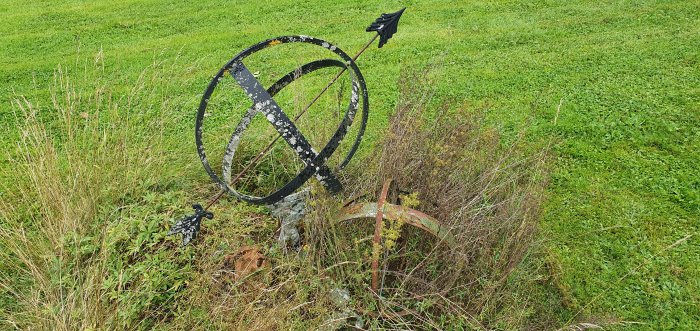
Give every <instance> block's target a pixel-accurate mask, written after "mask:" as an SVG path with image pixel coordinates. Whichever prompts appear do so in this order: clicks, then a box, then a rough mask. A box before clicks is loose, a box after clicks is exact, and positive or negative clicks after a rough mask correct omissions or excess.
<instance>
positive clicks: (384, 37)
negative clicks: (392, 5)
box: [367, 7, 406, 48]
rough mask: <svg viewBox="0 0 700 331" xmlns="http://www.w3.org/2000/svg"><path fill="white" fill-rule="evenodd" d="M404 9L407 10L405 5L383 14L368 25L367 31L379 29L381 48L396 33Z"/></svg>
mask: <svg viewBox="0 0 700 331" xmlns="http://www.w3.org/2000/svg"><path fill="white" fill-rule="evenodd" d="M404 10H406V8H405V7H404V8H403V9H401V10H399V11H397V12H395V13H391V14H382V15H381V16H379V18H377V20H376V21H374V22H373V23H372V24H371V25H370V26H369V27H367V32H370V31H377V33H378V34H379V48H382V46H384V44H386V42H387V41H388V40H389V38H391V37H392V36H393V35H394V33H396V28H397V27H398V26H399V19H400V18H401V14H403V11H404Z"/></svg>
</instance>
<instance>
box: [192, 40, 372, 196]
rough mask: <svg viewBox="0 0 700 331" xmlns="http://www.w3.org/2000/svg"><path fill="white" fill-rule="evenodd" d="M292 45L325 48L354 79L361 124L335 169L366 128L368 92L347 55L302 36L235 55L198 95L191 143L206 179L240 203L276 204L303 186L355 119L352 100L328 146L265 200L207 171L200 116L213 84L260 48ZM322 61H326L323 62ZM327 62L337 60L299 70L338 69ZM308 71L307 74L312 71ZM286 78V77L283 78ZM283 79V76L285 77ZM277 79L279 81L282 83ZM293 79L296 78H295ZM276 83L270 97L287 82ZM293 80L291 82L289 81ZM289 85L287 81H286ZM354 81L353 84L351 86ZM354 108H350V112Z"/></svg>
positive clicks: (310, 65)
mask: <svg viewBox="0 0 700 331" xmlns="http://www.w3.org/2000/svg"><path fill="white" fill-rule="evenodd" d="M292 42H304V43H310V44H314V45H318V46H321V47H324V48H327V49H329V50H330V51H332V52H334V53H335V54H336V55H338V56H340V57H341V58H342V59H343V60H344V61H345V63H344V64H343V66H345V67H349V69H350V70H351V74H353V76H354V77H353V78H356V79H357V80H356V81H355V79H353V89H359V90H360V92H361V97H362V121H361V124H360V128H359V131H358V135H357V137H356V138H355V142H354V143H353V146H352V147H351V149H350V151H349V152H348V155H347V156H346V157H345V159H344V160H343V162H342V163H341V164H340V166H339V168H340V169H342V168H343V167H345V166H346V165H347V163H348V162H349V161H350V159H351V158H352V156H353V155H354V154H355V152H356V151H357V148H358V147H359V144H360V142H361V140H362V136H363V135H364V131H365V128H366V125H367V118H368V109H369V102H368V93H367V86H366V84H365V80H364V77H363V76H362V73H361V72H360V70H359V68H358V67H357V65H356V64H355V62H354V61H353V60H352V58H350V56H348V55H347V54H346V53H345V52H343V51H342V50H340V49H339V48H337V47H336V46H334V45H331V44H330V43H328V42H326V41H323V40H321V39H317V38H313V37H306V36H284V37H279V38H272V39H268V40H265V41H263V42H260V43H258V44H255V45H253V46H251V47H249V48H247V49H245V50H244V51H242V52H241V53H239V54H238V55H236V56H235V57H234V58H233V59H232V60H231V61H229V62H228V63H227V64H226V65H225V66H224V67H222V68H221V69H220V70H219V72H218V73H217V74H216V75H215V76H214V78H213V79H212V80H211V82H210V83H209V85H208V86H207V88H206V90H205V91H204V95H203V96H202V100H201V102H200V105H199V109H198V111H197V119H196V123H195V142H196V145H197V153H198V154H199V157H200V160H201V161H202V165H203V166H204V169H205V171H206V172H207V173H208V174H209V176H210V177H211V178H212V179H213V180H214V182H216V183H217V184H218V185H219V186H220V187H221V188H222V189H224V190H226V191H227V192H228V193H230V194H232V195H234V196H236V197H237V198H239V199H242V200H244V201H247V202H250V203H258V204H263V203H273V202H276V201H279V200H280V199H282V198H284V197H285V196H287V195H289V194H291V193H292V192H294V191H295V190H296V189H297V188H299V187H300V186H301V185H303V184H304V183H305V182H306V181H307V180H308V179H309V178H310V177H311V176H313V175H314V174H316V172H317V171H318V170H319V167H320V166H322V165H324V164H325V160H327V159H328V158H329V157H330V156H331V154H332V153H333V152H334V151H335V149H336V148H337V147H338V145H339V144H340V141H341V140H342V139H343V137H344V136H345V134H346V133H347V130H348V128H349V126H350V125H351V124H352V122H353V120H354V117H355V111H356V109H357V108H356V105H357V104H356V102H357V100H352V102H351V103H355V107H352V106H351V107H349V108H348V111H347V112H346V115H345V117H344V118H343V121H342V122H341V123H340V125H339V127H338V129H337V131H336V133H335V134H334V135H333V137H332V138H331V140H330V141H329V143H328V144H327V145H326V146H325V147H324V148H323V150H321V152H320V153H318V154H317V155H316V157H315V158H314V159H313V160H312V161H311V162H309V163H308V164H307V165H306V167H305V168H304V169H303V170H302V171H301V172H300V173H299V175H297V177H295V178H294V179H292V180H291V181H290V182H289V183H287V184H286V185H284V186H283V187H282V188H281V189H279V190H278V191H276V192H274V193H272V194H271V195H269V196H267V197H255V196H250V195H246V194H242V193H240V192H237V191H236V190H234V189H233V188H232V187H230V186H229V185H228V184H227V183H226V182H225V181H223V180H222V179H221V178H220V177H219V176H217V175H216V174H215V173H214V171H213V170H212V169H211V166H210V165H209V162H208V160H207V157H206V153H205V151H204V145H203V143H202V124H203V120H204V113H205V111H206V107H207V104H208V101H209V97H210V96H211V94H212V93H213V92H214V89H215V88H216V85H217V84H218V82H219V80H220V79H221V77H222V76H223V75H224V74H225V73H226V71H228V70H229V69H231V68H232V67H233V66H234V65H235V63H239V62H241V61H242V60H243V59H244V58H246V57H248V56H250V55H251V54H252V53H255V52H257V51H259V50H261V49H264V48H266V47H269V46H274V45H278V44H283V43H292ZM323 61H326V62H323ZM330 61H337V60H321V61H315V62H311V63H309V64H306V65H304V66H302V68H300V69H301V70H302V71H303V69H304V67H306V68H307V69H310V68H315V69H313V70H316V69H320V67H316V65H317V64H318V65H321V64H323V65H324V66H323V67H326V66H338V64H337V62H339V61H337V62H330ZM313 70H311V71H313ZM287 76H288V75H287ZM287 76H285V77H287ZM283 79H285V78H284V77H283ZM283 79H281V80H280V81H282V80H283ZM295 79H296V78H295ZM280 81H278V82H277V83H275V84H273V85H272V86H271V87H270V88H269V89H268V92H270V94H272V92H273V91H274V90H275V89H276V90H277V91H275V92H274V93H277V92H278V91H279V90H280V89H281V88H283V87H284V86H286V85H287V84H289V82H288V83H286V84H285V85H284V86H280V87H277V88H276V85H277V84H278V83H280ZM292 81H293V79H292ZM290 82H291V81H290ZM355 82H357V83H356V84H357V85H356V84H355ZM353 92H356V90H353ZM353 94H354V97H356V95H357V94H356V93H353ZM353 108H354V109H353ZM229 143H230V141H229Z"/></svg>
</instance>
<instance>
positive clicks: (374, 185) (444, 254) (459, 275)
mask: <svg viewBox="0 0 700 331" xmlns="http://www.w3.org/2000/svg"><path fill="white" fill-rule="evenodd" d="M419 86H426V87H427V88H419ZM429 86H431V83H430V79H429V72H428V71H425V72H417V73H410V74H405V75H404V76H403V77H402V79H401V81H400V88H401V91H400V95H399V98H398V104H397V107H396V111H395V113H394V114H393V116H392V117H391V119H390V121H389V126H388V128H387V130H386V132H385V136H384V138H383V139H382V140H381V141H379V142H378V144H377V146H376V147H375V150H374V152H373V153H371V155H370V156H369V157H367V158H366V159H365V160H362V161H360V162H356V163H355V164H359V165H358V166H355V167H354V168H351V169H350V170H349V171H348V173H349V174H348V178H346V181H347V185H348V186H349V189H348V191H349V192H350V195H352V196H354V197H360V198H358V200H360V201H376V199H377V197H378V195H379V190H380V187H381V185H382V183H383V182H384V181H386V180H388V179H391V180H393V183H394V185H395V187H396V189H397V191H398V192H396V194H394V196H395V197H394V199H393V202H394V203H397V204H402V205H404V206H409V207H412V208H415V209H417V210H420V211H422V212H424V213H426V214H428V215H430V216H433V217H435V218H436V219H437V220H438V221H439V222H441V224H442V225H444V226H446V227H448V228H449V229H450V232H451V234H452V235H454V237H455V238H456V242H457V243H458V244H457V245H456V247H451V248H450V247H447V246H446V245H445V243H442V242H440V240H438V239H437V238H435V237H431V236H430V235H429V234H427V233H426V232H424V231H422V230H420V229H418V228H416V227H411V226H406V225H404V226H397V225H396V224H394V223H395V222H393V221H390V222H388V224H385V225H383V226H382V238H383V244H382V245H381V246H382V247H379V248H377V247H374V246H376V245H372V244H371V242H372V241H371V238H369V236H370V235H371V233H372V225H373V223H374V221H373V220H368V221H367V222H366V224H354V225H353V226H347V225H342V224H336V225H331V224H330V223H332V222H329V221H330V220H332V215H331V213H330V212H329V211H330V210H332V209H333V207H329V206H328V204H336V205H337V204H338V202H337V201H335V200H333V199H331V198H328V197H326V198H318V197H317V199H318V200H317V202H316V203H315V205H314V206H315V211H314V212H313V213H312V217H311V221H309V222H308V227H309V228H311V230H310V231H307V232H309V233H311V234H312V236H310V237H309V238H308V239H309V240H310V242H312V245H311V246H312V247H313V248H314V253H313V255H314V256H316V257H317V258H318V259H321V260H323V263H324V265H325V266H326V268H331V269H333V270H335V272H334V274H335V277H336V278H337V279H339V280H341V281H340V282H341V283H345V284H347V286H348V287H349V288H350V289H351V293H352V294H353V295H354V296H356V297H357V298H358V300H357V301H356V303H357V308H358V310H366V311H368V312H369V313H370V315H372V314H373V316H383V317H384V319H382V320H381V321H383V322H379V321H377V322H376V323H377V325H375V327H386V328H406V327H409V328H410V327H421V328H434V327H439V328H443V327H448V326H450V325H455V324H454V323H458V325H464V326H468V327H470V328H480V327H483V326H486V325H490V324H493V323H495V322H494V321H496V320H498V318H500V317H501V316H502V315H503V314H508V313H507V312H504V310H503V309H504V308H503V307H510V308H513V307H514V305H515V306H517V307H519V308H524V307H526V306H527V305H528V304H529V303H528V302H516V303H514V302H506V301H508V300H509V299H508V297H509V295H508V293H509V292H511V291H513V286H511V285H512V283H511V282H510V280H513V279H514V278H517V277H519V276H518V275H515V276H514V273H515V271H516V269H517V268H518V266H519V265H520V264H521V263H522V261H523V260H524V259H525V256H526V254H527V252H528V250H529V249H530V247H531V246H532V245H533V242H534V234H535V232H536V229H537V220H538V215H539V213H540V206H541V203H542V202H543V199H544V195H543V189H544V187H545V185H546V173H547V151H546V149H544V148H542V149H541V150H537V151H536V153H535V154H531V148H532V145H533V143H532V142H527V143H526V142H525V138H526V135H525V130H522V131H521V132H516V133H514V134H512V135H513V137H512V139H510V141H511V142H509V143H505V142H504V139H502V137H501V135H500V134H499V131H498V130H497V128H494V127H492V126H489V125H488V124H487V117H486V116H485V109H469V108H467V107H453V106H452V103H450V102H442V103H440V102H437V101H436V100H434V98H433V93H432V91H431V90H430V88H429ZM526 148H530V150H528V149H526ZM385 223H387V222H385ZM399 233H400V235H399ZM358 237H360V238H361V239H357V238H358ZM373 254H382V264H383V266H384V268H383V270H382V273H383V276H382V288H381V289H380V290H379V291H378V293H371V291H369V290H368V285H367V284H368V283H369V267H368V266H369V264H368V261H369V260H370V259H371V256H372V255H373ZM333 266H342V267H338V268H335V267H333Z"/></svg>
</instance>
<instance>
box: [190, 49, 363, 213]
mask: <svg viewBox="0 0 700 331" xmlns="http://www.w3.org/2000/svg"><path fill="white" fill-rule="evenodd" d="M286 43H307V44H312V45H316V46H319V47H323V48H325V49H327V50H329V51H331V52H333V53H335V54H336V55H337V56H338V57H340V59H341V60H342V61H341V60H336V59H321V60H316V61H312V62H309V63H307V64H304V65H302V66H301V67H299V68H297V69H295V70H293V71H291V72H289V73H288V74H286V75H284V76H282V78H280V79H279V80H278V81H277V82H275V83H274V84H272V85H271V86H270V87H268V88H267V89H266V88H264V87H263V85H262V84H261V83H260V82H259V81H258V79H257V78H256V77H255V76H254V75H253V73H251V71H250V70H249V69H248V68H247V67H246V66H245V64H244V60H245V59H246V58H247V57H248V56H250V55H251V54H253V53H255V52H258V51H260V50H262V49H265V48H269V47H274V46H277V45H281V44H286ZM333 67H335V68H339V69H345V70H347V71H348V72H349V74H350V78H351V82H352V84H351V86H352V88H351V91H352V92H351V95H350V98H349V100H348V106H347V109H346V110H345V115H344V117H343V118H342V120H341V121H340V123H338V128H337V130H336V131H335V133H334V134H333V136H332V137H331V139H330V141H329V142H328V143H327V144H326V146H324V147H323V148H322V149H321V150H320V152H316V150H315V149H314V148H313V147H312V146H311V144H310V143H309V141H308V139H307V138H306V137H305V136H304V134H303V133H302V132H301V131H300V130H299V129H298V128H297V126H296V125H295V124H294V122H293V120H292V119H290V117H289V116H288V115H287V114H286V113H285V112H284V110H283V109H282V108H281V107H280V106H279V105H278V103H277V102H276V101H275V99H274V96H275V95H276V94H277V93H278V92H280V91H281V90H282V89H284V88H285V87H286V86H287V85H289V84H290V83H292V82H293V81H295V80H297V79H299V78H301V77H303V76H304V75H306V74H309V73H311V72H314V71H316V70H319V69H324V68H333ZM226 75H230V76H231V77H233V79H234V80H235V81H236V83H237V84H238V86H240V87H241V88H242V89H243V91H244V92H245V93H246V95H247V96H248V98H250V101H251V104H252V105H251V106H250V108H248V110H247V111H245V115H244V116H243V118H242V119H241V120H240V122H238V125H237V126H236V128H235V130H234V131H233V134H232V135H231V138H230V139H229V142H228V145H227V147H226V151H225V153H224V158H223V165H222V173H221V175H218V174H216V173H215V171H214V169H212V167H211V166H210V164H209V161H208V159H207V154H206V151H205V146H204V144H203V142H202V132H203V129H204V128H203V124H204V114H205V112H206V110H207V105H208V103H209V98H210V97H211V95H212V93H214V90H215V89H216V88H217V85H218V83H219V81H221V79H222V78H223V77H224V76H226ZM360 99H361V100H360ZM360 104H361V105H362V109H361V118H360V123H359V124H360V126H359V133H358V134H357V137H356V138H355V141H354V143H353V144H352V147H351V148H350V150H349V151H348V153H347V155H345V157H344V159H343V161H342V162H341V163H340V166H339V168H341V169H342V168H343V167H345V165H347V163H348V162H349V161H350V159H351V158H352V156H353V155H354V154H355V152H356V151H357V148H358V146H359V145H360V141H361V140H362V135H363V133H364V130H365V126H366V125H367V115H368V113H367V112H368V108H369V103H368V96H367V86H366V84H365V80H364V78H363V77H362V73H361V72H360V69H359V68H358V67H357V64H355V61H354V60H353V59H352V58H351V57H350V56H349V55H348V54H346V53H345V52H344V51H342V50H341V49H340V48H338V47H336V46H335V45H332V44H331V43H329V42H327V41H324V40H321V39H318V38H313V37H307V36H284V37H278V38H272V39H268V40H265V41H262V42H260V43H257V44H255V45H253V46H250V47H248V48H247V49H245V50H244V51H242V52H241V53H239V54H238V55H236V56H235V57H234V58H233V59H231V61H229V62H228V63H226V64H225V65H224V66H223V67H222V68H221V69H220V70H219V72H218V73H217V74H216V75H215V76H214V78H213V79H212V80H211V82H210V83H209V85H208V86H207V89H206V90H205V92H204V95H203V97H202V101H201V102H200V104H199V110H198V112H197V119H196V124H195V140H196V144H197V153H198V154H199V158H200V159H201V161H202V165H203V166H204V169H205V170H206V172H207V173H208V174H209V176H210V177H211V178H212V179H213V180H214V182H215V183H217V184H218V185H219V186H220V187H221V188H222V189H223V190H225V191H226V192H228V193H229V194H231V195H233V196H235V197H237V198H239V199H241V200H244V201H247V202H249V203H255V204H270V203H274V202H277V201H279V200H280V199H282V198H284V197H285V196H287V195H289V194H291V193H293V192H294V191H295V190H296V189H298V188H299V187H300V186H302V185H303V184H304V183H305V182H306V181H307V180H309V179H310V178H311V177H315V178H316V179H318V180H319V181H320V182H321V183H322V184H323V185H324V186H325V187H326V189H328V190H329V191H331V192H337V191H339V190H340V189H341V184H340V182H339V181H338V179H337V178H336V177H335V175H334V174H333V172H332V170H331V169H329V167H328V166H327V165H326V161H327V160H328V159H329V158H330V157H331V155H332V154H333V153H334V152H335V151H336V149H337V148H338V146H339V145H340V142H341V141H342V140H343V138H344V137H345V135H346V133H347V132H348V129H349V127H350V125H352V123H353V122H354V120H355V117H356V115H357V112H358V109H359V105H360ZM258 114H259V115H258ZM254 116H264V117H265V118H266V119H267V121H268V122H269V124H270V125H272V127H274V129H275V130H276V131H277V133H278V134H279V135H280V137H281V138H282V139H284V140H285V141H286V143H287V145H288V146H289V148H291V149H292V150H293V151H294V152H295V153H296V155H297V156H298V157H299V159H300V160H301V161H302V162H303V163H304V167H303V169H302V170H301V172H300V173H299V174H298V175H297V176H296V177H294V178H293V179H291V180H290V181H289V182H287V183H286V184H284V185H282V186H281V187H279V188H278V189H277V190H276V191H274V192H273V193H272V194H270V195H268V196H265V197H259V196H253V195H248V194H244V193H241V192H240V191H239V190H236V188H235V187H234V185H231V182H232V180H235V178H232V175H231V163H232V161H233V157H234V155H235V153H236V150H237V148H238V145H239V143H240V140H241V135H242V134H243V132H244V131H245V130H246V129H247V128H248V125H249V124H250V122H251V121H252V119H253V117H254Z"/></svg>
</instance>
